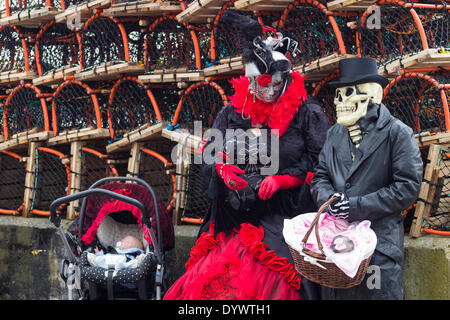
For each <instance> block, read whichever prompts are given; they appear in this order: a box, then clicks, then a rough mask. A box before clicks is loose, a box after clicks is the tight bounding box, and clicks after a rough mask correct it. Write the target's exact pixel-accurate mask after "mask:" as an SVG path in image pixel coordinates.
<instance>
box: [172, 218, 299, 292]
mask: <svg viewBox="0 0 450 320" xmlns="http://www.w3.org/2000/svg"><path fill="white" fill-rule="evenodd" d="M213 229H214V228H213V225H212V224H211V225H210V231H209V232H204V233H203V234H202V235H201V236H200V238H199V239H198V240H197V242H196V244H195V246H194V247H193V248H192V249H191V252H190V258H189V260H188V262H187V263H186V273H185V274H184V275H183V276H181V277H180V278H179V279H178V280H177V281H176V282H175V283H174V284H173V285H172V287H170V288H169V290H168V291H167V293H166V294H165V296H164V300H233V299H235V300H299V299H300V294H299V289H300V280H301V278H300V275H299V274H298V272H297V271H296V270H295V267H294V265H292V264H291V263H289V262H288V259H287V258H282V257H279V256H277V255H276V254H275V252H274V251H271V250H267V245H266V244H264V243H263V242H262V240H263V238H264V230H263V229H262V227H255V226H253V225H252V224H250V223H243V224H242V225H241V228H240V229H239V230H234V232H232V233H231V234H229V235H225V234H224V233H219V234H218V235H217V236H216V237H215V238H214V236H213V232H212V230H213Z"/></svg>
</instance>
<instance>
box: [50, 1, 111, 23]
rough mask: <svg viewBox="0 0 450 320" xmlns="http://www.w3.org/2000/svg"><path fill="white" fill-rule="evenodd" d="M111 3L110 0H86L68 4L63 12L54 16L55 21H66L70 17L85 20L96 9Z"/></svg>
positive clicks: (106, 6)
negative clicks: (73, 4) (75, 4)
mask: <svg viewBox="0 0 450 320" xmlns="http://www.w3.org/2000/svg"><path fill="white" fill-rule="evenodd" d="M110 5H111V0H87V1H85V2H84V3H81V4H79V5H77V6H70V7H69V8H66V10H64V12H61V13H59V14H57V15H56V16H55V21H56V22H66V21H68V20H70V19H72V20H74V22H76V19H80V21H79V22H85V21H86V20H88V19H89V18H90V17H91V16H92V14H94V13H95V11H96V9H103V8H108V7H109V6H110Z"/></svg>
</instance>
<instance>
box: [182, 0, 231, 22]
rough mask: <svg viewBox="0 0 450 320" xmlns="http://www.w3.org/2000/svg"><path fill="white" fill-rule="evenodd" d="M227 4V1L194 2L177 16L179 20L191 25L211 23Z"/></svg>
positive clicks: (202, 0)
mask: <svg viewBox="0 0 450 320" xmlns="http://www.w3.org/2000/svg"><path fill="white" fill-rule="evenodd" d="M226 2H227V1H226V0H197V1H194V2H192V3H190V4H189V5H188V7H187V8H186V9H185V10H183V11H182V12H180V13H179V14H178V15H177V20H178V21H179V22H189V23H210V22H212V21H213V20H214V18H215V17H216V15H217V13H218V12H219V10H220V9H221V8H222V6H223V5H224V4H225V3H226Z"/></svg>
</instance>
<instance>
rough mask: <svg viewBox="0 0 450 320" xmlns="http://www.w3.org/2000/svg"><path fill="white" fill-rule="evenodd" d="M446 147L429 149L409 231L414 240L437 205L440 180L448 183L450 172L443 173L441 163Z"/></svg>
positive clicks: (431, 146)
mask: <svg viewBox="0 0 450 320" xmlns="http://www.w3.org/2000/svg"><path fill="white" fill-rule="evenodd" d="M445 146H446V147H448V146H449V145H448V144H447V145H438V144H432V145H430V147H429V151H428V160H429V162H428V163H427V165H426V166H425V171H424V177H423V182H422V185H421V187H420V192H419V196H418V199H417V204H416V209H415V212H414V218H413V221H412V224H411V228H410V231H409V234H410V236H412V237H414V238H417V237H420V236H421V235H422V228H423V223H424V221H426V220H427V219H428V218H429V217H430V212H431V211H432V209H433V205H434V204H435V197H436V192H439V191H438V190H439V189H438V188H437V187H438V185H439V184H438V182H439V179H441V181H442V182H443V183H444V184H445V180H447V181H448V173H449V172H443V170H442V169H443V167H442V164H441V161H440V160H441V148H443V147H445ZM444 171H445V170H444ZM447 171H448V170H447ZM444 201H447V200H444ZM438 205H439V204H438Z"/></svg>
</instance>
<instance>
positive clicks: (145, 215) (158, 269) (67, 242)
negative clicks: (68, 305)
mask: <svg viewBox="0 0 450 320" xmlns="http://www.w3.org/2000/svg"><path fill="white" fill-rule="evenodd" d="M123 181H131V182H134V183H125V182H123ZM78 199H83V201H82V206H81V210H80V215H79V217H78V218H77V219H76V220H74V222H73V223H72V224H71V225H70V227H69V229H68V232H64V230H63V229H62V227H61V218H60V216H59V215H58V214H57V209H58V208H59V207H60V206H61V205H63V204H66V203H70V202H72V201H75V200H78ZM50 221H51V222H52V223H53V224H54V225H55V226H56V227H57V228H58V229H59V233H60V235H61V238H62V240H63V243H64V247H65V248H66V250H67V252H68V255H69V257H68V259H64V260H63V261H61V265H60V272H59V273H60V276H61V278H62V279H63V281H65V283H66V285H67V288H68V299H70V300H72V299H75V298H76V297H75V296H76V295H74V293H75V294H78V298H79V299H90V300H97V299H106V298H107V299H111V300H112V299H136V298H138V299H142V300H145V299H156V300H160V299H161V297H162V296H163V295H164V293H165V291H166V290H167V276H166V272H165V267H164V253H165V251H166V250H169V249H172V248H173V247H174V230H173V225H172V222H171V218H170V216H169V214H168V212H167V210H166V209H165V207H164V206H163V204H162V203H161V201H158V199H157V198H156V195H155V193H154V191H153V189H152V188H151V187H150V186H149V185H148V184H147V183H146V182H145V181H143V180H141V179H138V178H132V177H112V178H104V179H101V180H99V181H97V182H95V183H94V184H93V185H92V186H91V187H90V188H89V189H88V190H85V191H81V192H79V193H76V194H73V195H69V196H65V197H62V198H59V199H56V200H55V201H53V202H52V204H51V205H50ZM155 230H156V233H155ZM124 235H127V236H130V235H131V236H134V237H136V238H138V239H140V240H141V241H142V243H143V244H144V253H142V255H141V256H139V257H137V258H139V261H138V262H137V263H136V264H135V265H134V267H133V268H117V266H114V265H109V266H107V268H105V267H101V266H99V265H96V264H95V263H94V264H93V261H92V257H93V256H94V255H95V253H94V249H100V250H102V251H105V252H110V250H111V249H112V248H114V246H115V244H116V243H117V242H118V241H120V240H121V239H122V238H123V237H124ZM114 253H115V252H114ZM137 258H136V259H137ZM127 259H128V258H127Z"/></svg>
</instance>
